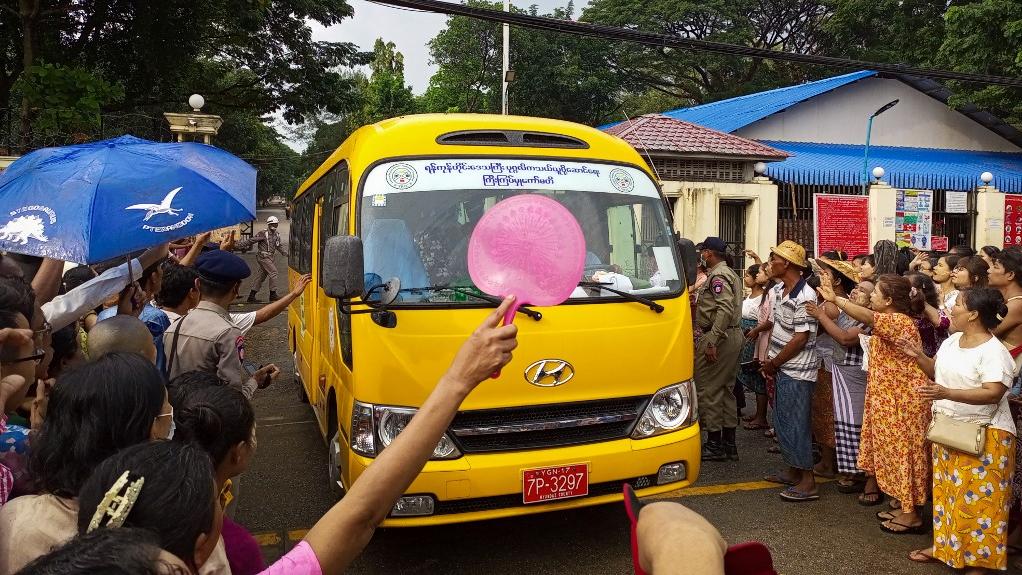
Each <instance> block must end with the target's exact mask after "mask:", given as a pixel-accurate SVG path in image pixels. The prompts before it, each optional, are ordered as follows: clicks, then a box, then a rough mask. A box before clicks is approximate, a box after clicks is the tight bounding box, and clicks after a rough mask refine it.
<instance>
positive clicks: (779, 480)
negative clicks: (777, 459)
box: [763, 474, 798, 485]
mask: <svg viewBox="0 0 1022 575" xmlns="http://www.w3.org/2000/svg"><path fill="white" fill-rule="evenodd" d="M763 481H769V482H770V483H776V484H778V485H795V484H796V483H798V482H797V481H794V480H792V479H786V478H785V477H784V476H782V475H780V474H774V475H767V476H766V477H764V478H763Z"/></svg>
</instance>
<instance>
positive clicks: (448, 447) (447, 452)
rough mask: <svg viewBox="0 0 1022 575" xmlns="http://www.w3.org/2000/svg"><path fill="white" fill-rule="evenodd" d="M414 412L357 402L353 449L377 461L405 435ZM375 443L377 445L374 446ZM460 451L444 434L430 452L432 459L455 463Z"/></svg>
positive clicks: (413, 410) (354, 413) (354, 415)
mask: <svg viewBox="0 0 1022 575" xmlns="http://www.w3.org/2000/svg"><path fill="white" fill-rule="evenodd" d="M416 411H417V410H416V409H412V408H408V407H388V406H382V405H371V404H368V403H361V402H358V401H356V402H355V408H354V409H353V410H352V420H351V429H352V442H351V446H352V449H353V450H354V451H355V452H356V453H358V454H360V455H364V456H366V457H376V456H377V455H378V454H379V452H380V451H383V450H384V449H385V448H386V447H387V446H388V445H390V444H391V443H393V442H394V440H395V439H396V438H397V436H398V435H399V434H400V433H401V432H402V431H404V428H405V427H407V426H408V423H409V422H411V421H412V417H414V416H415V412H416ZM377 442H378V445H377ZM459 457H461V451H459V450H458V447H457V446H456V445H455V444H454V441H453V440H452V439H451V437H450V436H449V435H448V434H446V433H444V435H443V437H441V438H440V441H439V442H437V445H436V449H434V450H433V456H432V457H431V459H457V458H459Z"/></svg>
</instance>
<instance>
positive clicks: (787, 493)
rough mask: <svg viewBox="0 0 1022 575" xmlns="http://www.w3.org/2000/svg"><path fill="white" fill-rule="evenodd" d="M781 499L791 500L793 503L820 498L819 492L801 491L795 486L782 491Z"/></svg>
mask: <svg viewBox="0 0 1022 575" xmlns="http://www.w3.org/2000/svg"><path fill="white" fill-rule="evenodd" d="M780 496H781V499H783V500H785V501H790V502H792V503H804V502H806V501H816V500H817V499H819V498H820V495H819V494H818V493H808V492H805V491H799V490H798V489H795V488H794V487H789V488H787V489H785V490H784V491H782V492H781V493H780Z"/></svg>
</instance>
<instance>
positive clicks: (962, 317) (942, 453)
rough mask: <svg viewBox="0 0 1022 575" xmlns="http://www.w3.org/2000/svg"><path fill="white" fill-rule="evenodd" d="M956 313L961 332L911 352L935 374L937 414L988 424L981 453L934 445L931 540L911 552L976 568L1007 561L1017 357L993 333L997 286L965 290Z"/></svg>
mask: <svg viewBox="0 0 1022 575" xmlns="http://www.w3.org/2000/svg"><path fill="white" fill-rule="evenodd" d="M950 312H951V322H952V325H953V327H955V328H956V330H957V333H955V334H953V335H951V336H950V337H949V338H948V339H947V340H945V341H944V343H943V345H941V346H940V349H939V350H938V351H937V355H936V357H935V358H933V359H930V358H927V357H926V356H925V355H924V354H923V353H922V351H921V349H920V348H919V347H918V346H916V345H907V346H906V347H907V349H906V352H907V353H909V354H910V355H913V356H915V358H916V361H917V362H918V363H919V366H920V367H921V368H922V369H923V371H924V372H926V373H927V374H928V375H929V376H930V377H931V378H933V379H934V380H935V381H936V383H933V384H930V385H926V386H924V387H922V388H920V390H919V393H920V394H921V395H922V396H923V397H925V398H926V399H929V400H931V401H933V413H934V414H943V415H946V416H949V417H951V418H953V419H954V420H957V421H961V422H966V423H975V424H982V425H986V426H987V427H986V431H985V437H986V439H985V444H984V446H983V449H982V450H981V451H980V454H979V455H978V456H977V455H971V454H968V453H965V452H962V451H958V450H956V449H953V448H949V447H946V446H944V445H940V444H938V443H934V444H933V547H930V548H928V549H920V550H917V551H913V552H912V553H910V554H909V559H911V560H912V561H916V562H931V561H940V562H942V563H945V564H947V565H948V566H950V567H954V568H956V569H965V570H966V571H965V573H966V574H967V575H972V574H979V573H985V572H986V571H987V570H988V569H994V570H1004V569H1006V568H1007V562H1008V551H1007V538H1008V507H1009V504H1010V500H1011V478H1012V474H1013V473H1014V468H1015V457H1014V456H1015V424H1014V422H1013V421H1012V418H1011V413H1010V411H1009V410H1008V399H1007V394H1006V393H1005V392H1006V391H1007V390H1008V388H1009V387H1010V385H1011V380H1012V374H1013V371H1014V362H1013V361H1012V359H1011V356H1010V355H1009V354H1008V351H1007V350H1006V349H1005V347H1004V345H1003V344H1001V342H1000V341H998V340H997V338H995V337H994V336H993V335H992V334H991V330H993V329H994V328H995V327H997V325H998V324H999V323H1000V322H1001V321H1002V320H1003V319H1004V316H1005V315H1007V313H1008V310H1007V308H1006V307H1005V305H1004V297H1003V296H1002V295H1001V293H1000V292H999V291H997V290H994V289H989V288H972V289H966V290H963V291H962V292H961V293H960V294H959V296H958V299H957V301H956V303H955V305H954V307H952V308H951V310H950Z"/></svg>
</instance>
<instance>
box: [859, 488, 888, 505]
mask: <svg viewBox="0 0 1022 575" xmlns="http://www.w3.org/2000/svg"><path fill="white" fill-rule="evenodd" d="M867 497H876V499H874V500H873V501H869V500H867V499H866V498H867ZM883 502H884V494H883V493H881V492H880V490H879V489H878V490H876V491H863V492H862V495H859V505H862V506H863V507H876V506H877V505H880V504H881V503H883Z"/></svg>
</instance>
